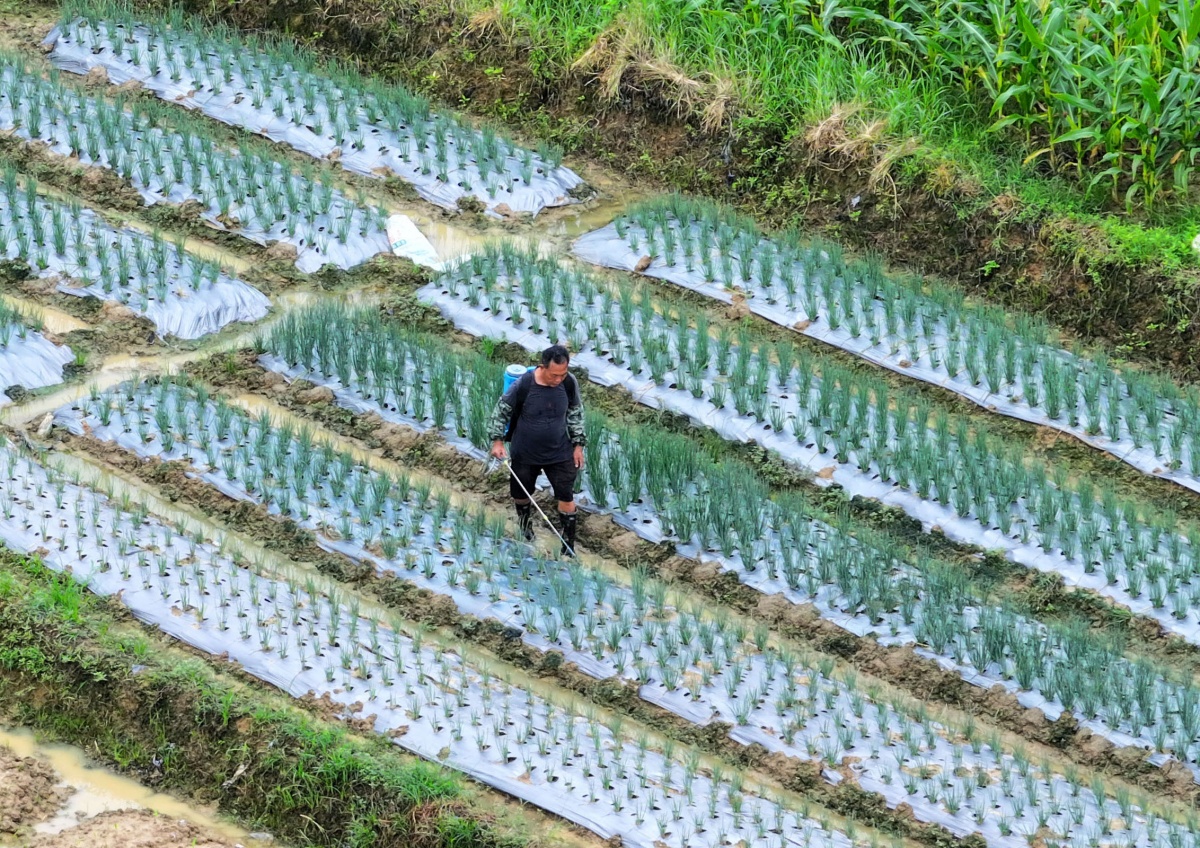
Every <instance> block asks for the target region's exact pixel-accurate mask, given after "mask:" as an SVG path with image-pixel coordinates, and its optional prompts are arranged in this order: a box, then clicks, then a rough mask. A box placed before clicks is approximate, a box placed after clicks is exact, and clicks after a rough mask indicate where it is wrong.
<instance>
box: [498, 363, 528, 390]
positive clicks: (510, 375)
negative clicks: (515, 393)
mask: <svg viewBox="0 0 1200 848" xmlns="http://www.w3.org/2000/svg"><path fill="white" fill-rule="evenodd" d="M535 367H536V366H534V365H529V366H525V365H517V364H515V363H514V364H513V365H510V366H508V367H507V368H505V369H504V388H503V389H502V390H501V391H500V394H508V390H509V389H510V388H512V384H513V383H515V382H517V380H520V379H521V378H522V377H524V376H525V373H526V372H527V371H532V370H533V369H534V368H535Z"/></svg>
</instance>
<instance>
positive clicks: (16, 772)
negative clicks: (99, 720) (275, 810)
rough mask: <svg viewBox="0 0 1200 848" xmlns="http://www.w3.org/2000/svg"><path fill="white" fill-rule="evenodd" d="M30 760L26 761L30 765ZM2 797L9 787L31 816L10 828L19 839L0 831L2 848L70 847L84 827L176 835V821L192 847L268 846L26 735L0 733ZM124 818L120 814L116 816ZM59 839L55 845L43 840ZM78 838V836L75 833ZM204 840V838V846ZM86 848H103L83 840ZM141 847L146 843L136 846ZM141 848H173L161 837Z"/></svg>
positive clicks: (266, 840)
mask: <svg viewBox="0 0 1200 848" xmlns="http://www.w3.org/2000/svg"><path fill="white" fill-rule="evenodd" d="M27 758H30V759H27ZM0 765H2V766H3V767H2V768H0V797H3V787H4V786H8V787H11V788H13V789H17V790H19V791H21V792H22V795H23V797H22V798H20V799H16V798H15V799H11V800H12V801H13V802H14V803H16V802H18V801H19V802H20V803H19V805H18V806H19V808H20V809H21V810H26V811H28V812H27V813H26V814H25V815H24V817H23V819H19V820H18V821H16V822H15V824H16V825H18V826H19V827H20V831H19V832H18V833H3V832H0V848H10V847H11V848H17V847H18V846H20V847H21V848H23V847H24V846H27V845H29V846H33V845H36V846H39V848H40V846H42V845H47V846H48V845H50V844H59V843H60V842H61V843H62V844H75V843H76V841H79V842H82V841H83V840H82V839H80V840H76V839H75V838H74V835H75V829H77V828H87V829H91V826H90V825H89V822H94V824H95V825H100V826H101V829H102V830H104V831H112V832H116V831H119V830H121V829H124V830H125V832H126V835H127V838H131V835H132V833H133V832H135V831H140V832H141V833H142V834H143V835H144V834H145V833H146V832H147V830H148V829H150V828H153V827H156V826H165V830H166V831H171V830H179V829H180V826H179V822H180V821H181V820H182V821H186V822H189V823H191V825H192V826H194V828H192V829H193V830H194V829H197V828H198V831H197V835H196V836H194V837H193V838H196V839H198V840H200V841H197V842H196V844H198V845H200V844H207V845H217V846H236V845H241V846H244V848H260V846H265V845H269V844H278V843H275V842H273V840H272V839H271V838H270V836H269V835H267V834H253V835H252V834H251V833H250V832H249V831H247V830H245V829H244V828H241V827H238V826H237V825H235V824H233V823H231V822H229V821H227V820H225V819H223V818H220V817H219V816H218V815H217V814H216V813H215V811H213V810H210V809H205V808H202V807H198V806H195V805H192V804H189V803H187V802H186V801H182V800H180V799H178V798H175V797H173V796H171V795H166V794H164V793H161V792H155V791H154V790H152V789H149V788H147V787H145V786H143V785H142V784H140V783H138V782H137V781H135V780H132V779H130V778H127V777H123V776H121V775H119V774H117V773H116V772H113V771H110V770H108V769H105V768H102V767H99V766H96V765H95V764H93V763H91V762H89V760H88V757H87V755H86V753H85V752H84V751H83V749H81V748H77V747H75V746H73V745H63V744H58V743H48V742H42V741H39V740H37V739H36V738H35V737H34V735H33V734H32V733H31V732H29V731H28V730H24V729H7V728H3V727H0ZM122 811H124V812H125V815H121V814H120V813H122ZM131 811H151V812H154V813H157V814H159V815H160V816H162V817H163V820H162V821H159V822H155V821H154V820H152V819H150V818H149V817H148V816H146V815H145V814H144V812H142V813H141V814H138V815H129V813H130V812H131ZM50 835H57V837H58V838H57V839H47V837H48V836H50ZM78 835H79V836H83V834H78ZM205 837H207V838H206V839H205ZM86 841H87V844H94V845H97V846H100V845H102V844H104V842H103V839H101V840H99V841H97V840H96V839H95V838H92V837H88V838H87V840H86ZM139 844H143V843H141V842H139ZM144 844H162V845H168V844H173V840H172V839H169V838H167V836H166V833H164V835H163V838H161V839H160V840H158V841H157V842H155V841H151V842H147V843H144Z"/></svg>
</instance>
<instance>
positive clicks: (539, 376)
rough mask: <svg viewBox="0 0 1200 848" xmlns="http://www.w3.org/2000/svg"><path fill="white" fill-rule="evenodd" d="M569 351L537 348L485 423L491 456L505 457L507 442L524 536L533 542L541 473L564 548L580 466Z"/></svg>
mask: <svg viewBox="0 0 1200 848" xmlns="http://www.w3.org/2000/svg"><path fill="white" fill-rule="evenodd" d="M570 360H571V354H570V353H569V352H568V351H567V349H566V348H565V347H563V346H562V345H552V346H550V347H548V348H546V349H545V350H543V351H542V359H541V364H539V365H538V366H537V367H536V368H533V369H531V370H529V371H527V372H526V373H525V374H524V375H522V376H521V377H520V378H518V379H517V380H516V382H514V383H513V384H512V385H511V386H510V387H509V389H508V391H506V392H505V393H504V395H503V396H502V397H501V398H500V400H498V401H497V402H496V408H495V409H494V410H493V411H492V418H491V422H490V423H489V425H488V436H489V437H490V438H491V439H492V456H494V457H496V458H497V459H501V460H502V459H504V458H505V449H504V442H505V441H506V440H507V441H509V442H511V443H512V461H511V463H510V468H511V469H512V473H511V474H510V475H509V481H508V490H509V492H510V494H512V497H513V504H514V505H515V506H516V508H517V520H518V521H519V522H520V525H521V532H522V534H524V536H525V539H526V541H530V542H531V541H533V502H532V501H531V500H530V498H529V494H530V493H532V492H533V485H534V481H535V480H537V477H538V474H539V473H541V472H545V474H546V479H547V480H549V481H550V486H551V487H552V488H553V489H554V497H555V498H556V499H557V500H558V518H559V521H560V522H561V523H562V537H563V549H562V553H563V554H565V555H568V556H572V555H574V551H575V521H576V515H575V478H576V476H578V474H579V469H580V468H582V467H583V446H584V445H585V444H586V443H587V436H586V435H585V434H584V430H583V399H582V398H581V397H580V394H579V383H578V382H577V381H576V379H575V378H574V377H572V376H571V375H570V374H568V373H567V365H568V363H569V362H570Z"/></svg>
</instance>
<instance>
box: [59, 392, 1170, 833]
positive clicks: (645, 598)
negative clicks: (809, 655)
mask: <svg viewBox="0 0 1200 848" xmlns="http://www.w3.org/2000/svg"><path fill="white" fill-rule="evenodd" d="M57 420H58V423H60V424H62V425H64V426H67V427H68V428H70V429H71V430H73V431H75V432H77V433H82V432H85V431H86V432H89V433H91V434H92V435H93V436H95V437H97V438H100V439H106V440H112V441H114V442H116V443H118V444H120V445H121V446H122V447H124V448H125V449H127V450H130V451H133V452H135V453H137V454H139V455H142V456H158V457H161V458H163V459H168V460H183V461H185V462H187V463H188V464H189V465H190V466H191V467H192V468H193V469H195V471H194V473H196V474H198V475H200V476H201V477H202V478H203V479H205V480H207V481H208V482H210V483H211V484H212V485H214V486H216V487H218V488H219V489H221V490H222V491H224V492H226V493H227V494H229V495H231V496H233V497H238V498H242V499H246V500H251V501H254V502H257V503H262V504H264V505H266V506H267V508H268V509H269V510H271V511H272V512H276V511H278V512H280V513H282V514H284V515H287V516H289V517H291V518H293V519H295V520H297V521H298V522H299V523H301V525H302V526H305V527H308V528H310V529H313V530H314V531H316V532H317V534H318V538H319V539H321V544H322V545H324V546H326V547H328V548H330V549H333V550H337V551H340V552H342V553H345V554H347V555H348V556H351V557H354V558H356V559H359V560H362V561H366V562H371V563H373V564H374V565H375V566H376V567H378V568H381V569H384V570H388V571H392V572H395V573H397V574H399V575H401V576H403V577H404V578H405V579H408V580H411V581H412V582H414V583H416V584H417V585H418V586H422V587H425V588H429V589H432V590H434V591H436V592H439V593H441V594H445V595H449V596H450V597H451V598H453V599H454V601H455V602H456V604H457V605H458V606H459V608H460V609H462V610H464V611H469V612H471V613H473V614H476V615H480V616H483V617H492V618H496V619H499V620H500V621H502V622H505V623H507V624H509V625H513V626H516V627H519V628H521V629H520V633H521V638H523V639H524V640H525V641H526V643H527V644H530V645H532V646H534V647H537V648H539V649H541V650H548V649H551V648H553V649H556V650H560V651H562V652H563V654H564V657H565V658H566V659H568V660H569V661H572V662H575V663H577V664H578V666H579V667H580V669H581V670H582V671H584V672H585V673H587V674H590V675H592V676H595V677H597V678H606V677H611V676H617V677H620V678H624V679H625V680H628V681H631V682H636V683H637V684H638V685H639V693H640V694H641V696H642V697H643V698H645V699H647V700H649V701H652V702H653V703H656V704H659V705H660V706H662V707H664V708H666V709H668V710H670V711H671V712H674V713H676V714H677V715H680V716H682V717H684V718H686V719H688V720H690V721H693V722H696V723H700V724H704V723H707V722H709V721H712V720H720V721H726V722H729V723H730V724H732V725H733V726H734V729H733V730H732V736H733V737H734V738H735V739H737V740H739V741H741V742H743V743H752V742H757V743H759V744H762V745H764V746H766V747H767V748H768V749H770V750H773V751H781V752H783V753H786V754H788V755H789V756H793V757H797V758H800V759H807V760H814V761H818V762H821V761H824V763H825V764H826V765H827V766H828V767H829V768H828V769H827V770H826V772H825V774H826V777H827V779H830V780H832V781H835V782H836V781H838V780H840V779H841V775H840V774H839V773H838V772H836V771H834V770H833V769H834V768H835V767H838V766H840V765H843V764H845V763H846V762H850V763H852V765H851V769H852V771H853V772H854V776H855V779H856V780H857V781H858V782H859V784H860V785H861V786H862V787H863V788H865V789H868V790H869V791H873V792H877V793H878V794H880V795H881V796H883V797H884V798H885V799H887V801H888V803H889V804H891V805H892V806H895V805H897V804H900V803H907V804H909V805H910V806H912V807H913V810H914V814H915V815H916V816H917V817H918V818H919V819H921V820H923V821H930V822H937V823H939V824H941V825H943V826H945V827H947V828H949V829H950V830H951V831H952V832H954V833H957V834H960V835H964V834H967V833H971V832H976V831H978V832H980V833H983V834H984V835H985V836H986V837H987V838H988V839H989V841H990V842H993V843H995V844H1002V845H1012V846H1014V848H1015V847H1016V846H1017V845H1019V844H1021V842H1022V841H1023V837H1021V836H1018V835H1017V834H1019V833H1022V832H1032V831H1033V830H1036V829H1037V828H1038V827H1039V816H1040V817H1042V818H1045V819H1047V822H1048V826H1049V827H1051V828H1052V829H1053V830H1054V831H1056V832H1057V833H1059V834H1061V835H1062V837H1063V838H1067V835H1068V834H1069V833H1071V832H1072V830H1073V826H1072V822H1073V821H1074V820H1075V819H1077V818H1078V817H1079V816H1085V817H1086V818H1087V819H1088V820H1098V817H1101V816H1104V815H1111V814H1115V813H1114V812H1112V811H1116V810H1117V809H1118V807H1119V805H1118V804H1116V803H1114V802H1112V801H1110V800H1107V799H1106V797H1105V792H1104V790H1103V785H1102V784H1096V785H1095V786H1093V787H1092V788H1090V789H1089V788H1085V787H1084V786H1082V785H1081V784H1079V782H1078V778H1075V779H1073V780H1072V779H1068V778H1067V777H1064V776H1063V775H1059V774H1056V773H1054V772H1053V771H1047V770H1038V769H1031V767H1030V766H1029V763H1028V761H1027V760H1023V759H1022V758H1021V757H1018V756H1009V755H1006V754H1003V753H1002V752H1000V751H999V750H997V749H996V748H995V747H994V743H993V744H985V743H984V740H982V739H978V738H977V739H973V740H966V739H963V738H961V737H960V736H959V735H958V734H957V733H955V732H953V731H949V730H947V729H946V728H944V727H941V726H939V725H938V724H937V723H935V722H932V721H930V720H928V718H927V717H925V716H923V715H917V714H913V713H906V712H902V711H898V710H899V708H898V707H895V706H892V705H890V704H888V703H887V702H886V700H884V699H882V698H880V697H879V696H878V695H877V694H876V695H872V694H871V693H869V692H867V691H864V690H861V689H859V688H858V686H857V684H856V683H855V681H853V680H845V679H840V678H837V677H835V676H833V675H832V673H831V672H832V664H831V663H830V664H829V665H826V664H825V663H824V662H812V661H806V660H803V659H802V658H800V657H797V656H796V655H795V654H793V653H791V652H790V651H787V650H783V651H780V650H777V649H776V648H774V647H773V646H772V645H771V644H770V639H769V638H768V634H767V631H766V629H765V628H760V629H758V630H756V631H754V632H747V629H746V628H745V626H744V625H742V624H739V623H737V622H733V621H729V620H723V619H721V618H720V617H713V616H710V615H707V614H705V613H704V611H703V605H700V606H693V605H691V604H687V603H680V602H677V601H675V600H673V599H671V598H669V597H668V591H667V587H666V586H665V585H664V584H661V583H657V582H654V581H647V580H640V579H638V580H634V581H633V583H632V584H630V585H625V584H622V583H617V582H614V581H613V580H612V579H611V578H608V577H606V576H605V575H604V574H603V573H601V572H599V571H594V570H591V569H589V568H587V567H585V566H582V565H580V564H578V563H571V564H569V565H568V566H566V567H564V566H562V565H560V564H556V563H549V564H547V563H545V562H544V561H541V560H536V559H531V558H530V557H529V556H528V554H527V553H525V552H524V550H523V548H524V546H522V545H518V544H516V543H513V542H511V541H509V540H508V539H507V538H506V533H505V527H504V524H503V521H500V523H499V524H496V523H495V522H493V521H491V520H489V519H488V517H487V516H486V515H485V514H484V513H482V512H474V513H471V512H464V511H463V510H461V509H460V508H457V507H453V506H451V505H450V502H449V498H448V497H445V496H444V494H443V493H439V492H437V491H435V490H433V489H432V488H431V487H430V486H429V485H428V484H424V485H422V484H420V483H415V484H414V483H413V482H411V481H409V480H402V479H398V478H395V477H391V476H389V475H386V474H381V473H379V472H376V471H372V470H370V469H368V468H366V467H365V466H362V465H358V464H356V463H355V462H354V461H353V460H352V459H351V458H350V457H349V456H348V455H345V454H339V453H337V452H336V451H334V450H332V449H329V448H327V447H324V446H319V445H317V444H315V443H314V442H313V438H312V434H306V433H305V432H304V431H295V430H292V429H291V428H290V427H285V428H275V427H274V426H273V425H272V424H271V422H270V421H269V420H268V419H266V418H265V417H261V416H260V417H257V418H252V417H251V416H249V415H248V414H246V413H244V412H242V411H241V410H238V409H235V408H233V407H231V406H229V405H227V404H226V403H224V402H223V401H216V402H214V401H212V400H211V399H209V398H208V397H207V396H206V394H205V393H203V391H202V390H200V391H198V390H196V389H192V388H189V387H187V386H181V385H179V384H175V383H169V382H163V383H157V384H155V383H143V384H140V385H139V386H136V387H132V386H130V387H122V388H119V389H118V390H116V391H114V392H111V393H105V394H103V395H99V396H97V397H95V398H92V399H89V400H86V401H83V402H81V403H80V404H79V405H77V406H76V407H73V408H69V409H64V410H62V411H61V412H60V413H59V415H58V416H57ZM892 733H894V734H895V735H894V736H892V735H890V734H892ZM847 757H850V758H853V759H851V760H849V761H847V760H846V758H847ZM914 774H915V775H921V774H926V775H927V776H924V777H914V776H913V775H914ZM997 774H999V775H1002V777H1001V778H996V777H995V775H997ZM1014 791H1015V792H1016V793H1017V796H1015V797H1016V800H1012V799H1013V798H1014V796H1013V794H1012V793H1013V792H1014ZM1068 797H1071V798H1075V799H1077V803H1076V809H1074V810H1071V809H1069V808H1067V807H1065V806H1064V805H1063V804H1060V803H1059V802H1058V799H1066V798H1068ZM1054 807H1057V812H1056V813H1054V814H1048V811H1049V810H1050V809H1051V808H1054ZM1135 809H1136V808H1135ZM1137 815H1140V812H1139V813H1135V816H1137ZM697 827H698V828H699V825H697ZM1181 835H1182V831H1177V832H1176V833H1175V836H1174V837H1171V838H1174V839H1178V838H1180V836H1181ZM698 836H699V833H697V837H698ZM1120 838H1121V839H1127V840H1129V841H1131V842H1132V843H1133V844H1141V843H1142V842H1145V844H1147V845H1149V844H1156V843H1157V842H1158V841H1160V839H1162V838H1166V837H1164V836H1163V835H1162V834H1157V835H1156V833H1155V829H1151V830H1149V831H1146V832H1143V831H1142V829H1141V827H1140V825H1139V826H1131V828H1130V829H1129V830H1128V831H1127V832H1126V833H1124V834H1123V835H1122V837H1120ZM701 844H703V843H701ZM752 844H757V843H752ZM1081 844H1083V843H1081ZM1114 844H1115V843H1114Z"/></svg>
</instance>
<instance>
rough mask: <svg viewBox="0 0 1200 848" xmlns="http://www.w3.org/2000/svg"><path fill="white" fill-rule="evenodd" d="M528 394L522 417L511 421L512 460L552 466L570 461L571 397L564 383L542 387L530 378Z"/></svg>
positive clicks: (527, 463) (526, 463) (523, 463)
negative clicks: (569, 412) (568, 413)
mask: <svg viewBox="0 0 1200 848" xmlns="http://www.w3.org/2000/svg"><path fill="white" fill-rule="evenodd" d="M528 379H529V381H530V383H531V384H532V385H530V387H529V394H528V395H527V396H526V397H525V403H524V405H523V406H522V408H521V415H520V418H519V419H518V420H516V421H513V422H512V428H513V429H512V445H511V447H510V450H511V452H512V460H513V462H514V463H520V464H522V465H553V464H554V463H556V462H566V461H568V460H569V459H571V456H572V450H573V449H572V447H571V438H570V436H568V435H567V407H568V406H569V404H570V398H569V396H568V394H567V388H566V384H565V383H560V384H559V385H557V386H554V387H550V386H541V385H538V382H537V381H536V380H534V379H533V375H532V374H531V375H530V376H529V377H528Z"/></svg>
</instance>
